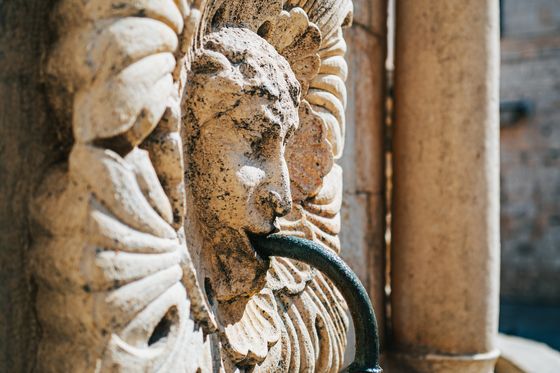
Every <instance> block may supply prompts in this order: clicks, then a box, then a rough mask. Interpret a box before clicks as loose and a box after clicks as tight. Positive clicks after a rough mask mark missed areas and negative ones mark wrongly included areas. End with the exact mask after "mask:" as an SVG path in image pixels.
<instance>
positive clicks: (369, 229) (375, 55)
mask: <svg viewBox="0 0 560 373" xmlns="http://www.w3.org/2000/svg"><path fill="white" fill-rule="evenodd" d="M386 17H387V1H386V0H374V1H371V0H354V23H353V26H352V27H351V28H350V29H347V30H346V31H345V39H346V42H347V44H348V54H347V60H348V80H347V83H346V86H347V88H348V107H347V109H346V115H347V116H346V119H347V123H346V138H345V142H346V143H345V148H344V155H343V157H342V159H341V161H340V165H341V166H342V168H343V170H344V198H343V204H342V210H341V218H342V231H341V234H340V239H341V245H342V251H341V253H342V257H343V258H344V260H346V261H347V262H348V264H349V265H350V267H351V268H352V269H353V270H354V271H355V272H356V273H357V274H358V276H359V277H360V280H361V281H362V282H363V284H364V285H365V286H366V287H367V288H368V290H369V293H370V297H371V299H372V302H373V305H374V307H375V311H376V313H377V318H378V322H379V324H380V333H381V334H383V325H384V322H383V319H384V307H385V304H384V286H385V282H384V277H385V262H384V261H385V258H384V257H385V254H384V250H385V247H384V231H385V223H384V219H385V217H384V216H385V215H384V214H385V213H384V210H385V209H384V203H385V202H384V198H383V196H384V194H383V193H384V189H385V188H384V162H383V157H384V149H383V146H384V145H383V118H384V113H385V111H384V100H385V99H384V97H385V95H384V93H385V57H386V45H387V44H386V28H387V21H386V19H387V18H386ZM350 339H351V338H350Z"/></svg>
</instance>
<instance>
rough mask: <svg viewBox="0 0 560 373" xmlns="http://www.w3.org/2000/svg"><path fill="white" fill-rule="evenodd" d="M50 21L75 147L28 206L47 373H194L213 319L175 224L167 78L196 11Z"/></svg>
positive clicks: (56, 83)
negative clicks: (192, 352)
mask: <svg viewBox="0 0 560 373" xmlns="http://www.w3.org/2000/svg"><path fill="white" fill-rule="evenodd" d="M199 5H202V4H199ZM54 19H55V20H56V22H57V26H58V28H59V30H60V34H61V35H62V37H61V38H60V40H59V41H58V42H57V44H56V47H55V48H54V51H53V53H52V54H51V55H50V58H49V63H48V66H47V75H48V77H49V82H50V87H51V96H50V98H51V102H52V103H53V107H54V108H55V110H56V111H57V114H58V117H59V118H61V120H62V121H65V120H71V127H72V129H73V143H74V145H73V148H72V151H71V153H70V155H69V159H68V160H67V162H65V164H62V165H60V166H58V167H56V168H55V169H53V170H52V172H51V173H49V175H48V176H47V177H46V179H45V181H44V183H43V185H42V187H41V188H40V191H41V193H39V195H38V196H37V198H36V200H35V202H34V204H33V210H34V214H33V216H34V218H35V219H36V220H37V222H38V226H39V227H40V230H38V233H37V234H36V238H37V239H36V245H35V248H34V274H35V276H36V278H37V279H38V284H39V291H38V300H37V309H38V315H39V319H40V321H41V324H42V329H43V340H42V341H41V344H40V352H39V355H40V357H39V361H40V369H41V371H46V372H48V371H53V372H55V371H56V372H58V371H83V372H86V371H99V370H101V371H160V370H161V371H165V372H170V371H173V372H177V371H188V372H194V371H196V370H197V369H199V368H200V367H201V366H204V365H206V366H208V364H209V362H210V361H211V357H210V356H209V352H208V349H207V343H206V342H205V341H204V340H203V339H202V332H201V331H196V328H195V325H194V321H193V320H192V319H191V318H192V316H193V314H191V309H193V310H194V312H195V313H194V315H196V316H197V317H201V318H204V317H206V316H207V315H205V307H204V304H203V301H202V296H201V295H200V294H199V292H200V291H201V290H200V286H199V285H198V283H197V282H196V277H195V275H194V268H193V266H192V263H191V262H190V258H189V253H188V251H187V249H186V246H185V240H184V234H183V232H182V227H181V222H182V219H183V216H184V185H183V180H182V178H183V176H182V175H183V162H182V149H181V141H180V137H179V135H178V131H179V125H178V122H179V121H178V118H180V111H179V102H180V95H181V92H180V91H179V83H178V82H176V81H174V78H173V77H174V73H177V72H178V71H180V70H181V69H180V68H179V67H177V66H176V57H178V58H183V56H182V55H181V54H179V53H176V51H177V49H178V45H179V43H178V38H177V34H178V33H182V32H183V30H184V25H185V22H184V20H185V19H186V20H187V22H186V24H187V25H188V28H187V29H185V30H184V31H185V32H184V33H183V34H182V35H181V37H182V42H181V45H182V46H184V45H189V43H190V41H189V40H190V39H191V38H192V36H193V27H192V26H193V19H199V17H198V16H197V14H196V12H195V11H193V10H191V9H190V6H189V4H188V2H187V1H184V0H178V1H175V0H134V1H122V0H119V1H117V0H113V1H106V0H87V1H86V0H78V1H75V0H63V1H61V2H60V3H59V4H58V6H57V10H56V14H55V17H54ZM179 75H180V74H179ZM68 103H71V106H68ZM164 115H165V120H163V121H162V118H163V117H164ZM158 124H161V125H159V126H158ZM156 127H158V128H157V130H156V131H154V128H156ZM147 138H148V140H147V141H146V139H147ZM139 145H141V146H142V148H143V149H140V148H139V147H138V146H139ZM182 281H184V282H182ZM183 284H187V287H188V289H186V288H185V286H184V285H183ZM189 293H190V294H189ZM190 295H192V296H191V297H189V296H190ZM189 298H192V299H194V302H197V303H195V304H191V302H192V300H189ZM212 322H213V321H212V319H211V318H207V319H206V321H205V325H206V326H207V327H208V328H207V330H209V331H212ZM202 324H204V323H202ZM189 348H195V349H196V350H197V351H198V352H199V353H197V356H196V357H193V358H191V359H184V357H183V355H184V353H185V351H186V350H187V351H188V349H189Z"/></svg>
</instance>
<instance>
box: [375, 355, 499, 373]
mask: <svg viewBox="0 0 560 373" xmlns="http://www.w3.org/2000/svg"><path fill="white" fill-rule="evenodd" d="M499 355H500V352H499V351H498V350H494V351H490V352H487V353H484V354H476V355H437V354H428V355H407V354H398V353H397V354H392V355H391V356H390V357H389V358H388V359H386V366H385V367H384V368H385V372H389V373H457V372H461V373H491V372H494V365H495V364H496V360H497V359H498V356H499Z"/></svg>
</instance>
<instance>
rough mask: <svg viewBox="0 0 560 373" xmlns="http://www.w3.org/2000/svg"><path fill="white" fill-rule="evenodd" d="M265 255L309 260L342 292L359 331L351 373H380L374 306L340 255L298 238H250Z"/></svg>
mask: <svg viewBox="0 0 560 373" xmlns="http://www.w3.org/2000/svg"><path fill="white" fill-rule="evenodd" d="M251 241H252V243H253V246H254V247H255V250H256V251H257V252H258V253H259V255H261V256H263V257H270V256H281V257H286V258H290V259H295V260H299V261H301V262H304V263H307V264H309V265H311V266H313V267H315V268H317V269H318V270H320V271H321V272H323V273H324V274H325V275H326V276H327V277H328V278H329V279H330V280H331V281H332V282H333V283H334V284H335V286H336V287H337V288H338V290H339V291H340V292H341V294H342V296H343V297H344V300H346V303H347V304H348V307H349V308H350V314H351V315H352V321H353V322H354V329H355V331H356V355H355V357H354V362H353V363H352V364H351V365H350V366H349V367H348V368H347V370H348V372H351V373H358V372H368V373H380V372H382V369H381V368H380V366H379V336H378V331H377V321H376V319H375V314H374V312H373V307H372V305H371V302H370V300H369V297H368V295H367V292H366V289H364V287H363V285H362V283H361V282H360V280H359V279H358V277H357V276H356V274H355V273H354V272H352V270H351V269H350V267H348V265H346V263H344V262H343V261H342V259H340V257H339V256H338V255H336V254H335V253H333V252H331V251H330V250H328V249H326V248H323V247H322V246H320V245H318V244H316V243H314V242H312V241H309V240H306V239H303V238H298V237H291V236H283V235H279V234H273V235H270V236H267V237H262V236H256V237H253V238H251Z"/></svg>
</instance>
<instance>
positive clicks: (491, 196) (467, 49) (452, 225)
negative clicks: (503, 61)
mask: <svg viewBox="0 0 560 373" xmlns="http://www.w3.org/2000/svg"><path fill="white" fill-rule="evenodd" d="M396 22H397V39H396V58H395V63H396V70H395V109H396V112H395V132H394V156H395V162H394V174H395V179H394V180H395V183H394V198H393V201H394V210H393V231H392V243H393V245H392V256H391V263H392V282H391V285H392V293H391V303H392V325H393V340H394V344H395V346H394V347H395V349H396V351H398V352H399V353H402V355H399V359H400V360H401V361H402V362H403V363H405V364H407V365H408V366H410V367H411V368H410V369H411V370H412V369H414V370H413V371H418V372H455V371H460V372H469V371H475V372H490V371H491V370H492V367H493V365H494V362H495V359H496V358H497V351H496V350H495V348H496V346H495V338H496V333H497V321H498V317H497V316H498V290H499V289H498V273H499V200H498V196H499V153H498V149H499V143H498V140H499V138H498V71H499V45H498V4H497V2H482V3H481V2H479V1H461V2H437V3H436V2H431V1H424V0H414V1H399V2H398V3H397V17H396ZM412 367H415V368H412Z"/></svg>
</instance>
